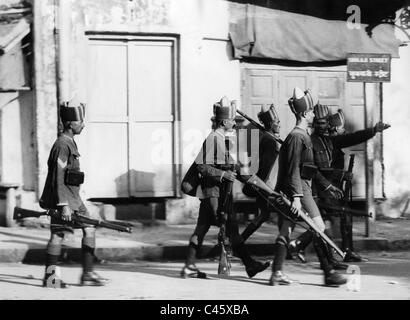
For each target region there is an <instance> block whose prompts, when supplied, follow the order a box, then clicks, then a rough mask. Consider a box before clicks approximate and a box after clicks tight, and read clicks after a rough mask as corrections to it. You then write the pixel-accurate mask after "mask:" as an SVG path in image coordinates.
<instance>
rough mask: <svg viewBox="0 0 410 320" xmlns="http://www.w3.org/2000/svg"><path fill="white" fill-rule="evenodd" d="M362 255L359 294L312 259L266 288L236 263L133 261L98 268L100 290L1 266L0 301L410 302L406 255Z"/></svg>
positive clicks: (33, 268) (68, 270) (71, 278)
mask: <svg viewBox="0 0 410 320" xmlns="http://www.w3.org/2000/svg"><path fill="white" fill-rule="evenodd" d="M366 255H367V257H369V258H370V259H371V261H370V262H368V263H362V264H360V272H361V277H360V284H361V287H360V291H357V290H356V291H354V290H353V287H352V286H346V285H345V286H342V287H340V288H327V287H324V286H322V281H323V279H322V273H321V271H320V270H319V269H318V263H316V262H314V261H315V258H314V257H313V256H310V257H309V258H310V261H312V262H309V263H308V264H306V265H302V264H300V263H297V262H293V261H288V262H287V264H286V270H287V273H288V274H289V276H290V277H291V278H292V279H294V280H297V281H298V283H296V284H294V285H292V286H291V287H284V286H282V287H270V286H268V285H267V279H268V278H269V275H270V271H269V270H266V271H265V272H263V273H261V274H258V275H257V276H256V277H255V278H254V279H248V278H247V277H246V274H245V271H244V268H243V266H242V265H241V264H240V263H239V262H238V261H234V263H233V268H232V271H231V277H230V279H215V280H200V279H181V278H180V277H179V271H180V269H181V266H182V263H180V262H179V263H175V262H172V263H171V262H147V261H138V262H135V263H129V262H128V263H105V264H101V265H98V266H97V270H98V271H99V272H100V273H101V275H103V276H105V277H107V278H109V279H111V283H110V284H109V285H107V286H106V287H103V288H96V287H80V286H78V285H77V283H78V278H79V276H80V272H81V269H80V266H79V265H77V264H74V265H64V266H62V273H63V278H64V280H65V281H66V282H68V283H69V284H71V286H70V288H68V289H65V290H62V289H52V288H42V287H40V284H41V278H42V276H43V266H39V265H24V264H20V263H3V264H0V299H156V300H157V299H158V300H174V299H188V300H189V299H195V300H201V299H234V300H245V299H246V300H249V299H251V300H252V299H256V300H264V299H353V300H356V299H370V300H375V299H376V300H377V299H410V253H409V252H372V253H370V252H368V253H367V254H366ZM198 266H199V267H200V268H201V269H202V270H204V271H205V272H208V273H210V274H212V275H216V270H217V263H216V262H212V261H208V262H206V261H205V262H200V263H198ZM356 283H357V282H356ZM349 288H350V289H349Z"/></svg>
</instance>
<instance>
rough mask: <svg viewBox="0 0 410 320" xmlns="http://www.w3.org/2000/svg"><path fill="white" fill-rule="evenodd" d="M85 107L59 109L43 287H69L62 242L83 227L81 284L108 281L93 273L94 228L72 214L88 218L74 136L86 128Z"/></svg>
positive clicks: (43, 201)
mask: <svg viewBox="0 0 410 320" xmlns="http://www.w3.org/2000/svg"><path fill="white" fill-rule="evenodd" d="M84 116H85V105H84V104H83V103H79V102H78V101H76V100H71V101H69V102H66V103H63V104H62V105H61V107H60V118H61V121H62V123H63V127H64V131H63V132H62V133H61V134H60V135H59V137H58V138H57V140H56V141H55V143H54V145H53V147H52V148H51V151H50V156H49V158H48V162H47V165H48V174H47V179H46V183H45V186H44V190H43V194H42V196H41V198H40V206H41V207H42V208H43V209H47V210H50V211H52V214H51V225H50V231H51V237H50V240H49V242H48V244H47V251H46V270H45V277H44V280H43V286H44V287H54V288H56V287H58V288H66V287H67V285H66V283H65V282H64V281H62V280H61V278H60V276H59V274H58V272H57V270H58V269H57V267H56V265H57V262H58V258H59V256H60V254H61V245H62V241H63V239H64V237H65V235H67V233H74V231H73V229H74V228H81V229H82V231H83V238H82V245H81V250H82V267H83V273H82V275H81V279H80V284H81V285H95V286H102V285H104V284H106V282H107V279H104V278H102V277H101V276H99V275H98V274H97V273H96V272H94V271H93V261H94V250H95V228H94V227H92V226H87V225H75V224H73V223H72V222H71V218H72V215H73V214H75V213H79V214H82V215H85V216H88V215H89V212H88V210H87V208H86V207H85V205H84V203H83V201H82V200H81V197H80V194H79V192H80V185H81V184H82V183H83V181H84V173H83V172H81V171H80V162H79V157H80V154H79V152H78V149H77V145H76V143H75V141H74V136H75V135H78V134H80V133H81V132H82V130H83V129H84Z"/></svg>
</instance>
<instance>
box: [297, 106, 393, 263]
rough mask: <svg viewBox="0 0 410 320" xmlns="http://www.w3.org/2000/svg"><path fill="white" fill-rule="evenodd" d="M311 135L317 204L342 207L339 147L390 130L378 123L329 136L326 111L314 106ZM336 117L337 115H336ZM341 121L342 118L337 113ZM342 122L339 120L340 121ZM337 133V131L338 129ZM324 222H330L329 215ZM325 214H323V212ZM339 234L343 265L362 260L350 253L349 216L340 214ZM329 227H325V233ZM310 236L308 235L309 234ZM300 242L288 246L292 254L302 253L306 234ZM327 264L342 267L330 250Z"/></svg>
mask: <svg viewBox="0 0 410 320" xmlns="http://www.w3.org/2000/svg"><path fill="white" fill-rule="evenodd" d="M315 115H316V116H315V122H314V129H315V131H314V133H313V134H312V143H313V150H314V158H315V164H316V165H317V166H318V169H319V172H318V174H317V176H316V179H315V187H316V192H317V196H318V198H319V201H322V202H324V203H326V204H330V205H335V206H343V204H344V203H343V200H342V198H343V197H344V196H346V195H344V194H343V192H342V187H343V182H344V181H351V179H352V173H351V172H346V171H344V153H343V151H342V149H343V148H347V147H351V146H354V145H357V144H360V143H363V142H365V141H367V140H369V139H371V138H373V137H374V136H375V134H376V133H377V132H382V131H383V130H385V129H387V128H389V127H390V125H388V124H384V123H382V122H379V123H377V124H376V125H375V126H374V128H370V129H366V130H360V131H356V132H354V133H351V134H333V135H329V129H330V128H329V109H328V107H327V106H325V105H320V104H318V105H317V106H315ZM339 115H340V112H339ZM341 116H342V118H343V115H342V114H341ZM342 120H343V119H342ZM339 131H340V128H339ZM328 213H329V215H327V216H328V219H329V220H330V221H332V218H331V215H330V213H331V212H328ZM324 214H325V215H326V211H325V212H324ZM340 217H341V219H340V231H341V235H342V250H343V251H344V252H346V256H345V258H344V261H345V262H360V261H362V258H361V257H360V255H358V254H357V253H355V252H354V251H353V232H352V216H351V215H349V214H346V213H341V215H340ZM329 230H330V226H329V227H328V228H327V232H329ZM310 237H311V235H310ZM299 240H300V241H296V243H295V244H294V243H292V247H293V249H294V250H295V251H298V250H303V249H304V248H305V247H306V246H307V244H308V243H309V241H310V240H309V233H305V234H302V235H301V238H300V239H299ZM328 255H329V258H330V259H331V261H332V262H333V263H334V264H335V265H336V266H338V267H343V265H342V264H340V263H338V262H337V261H336V260H335V259H334V258H333V256H332V250H329V252H328Z"/></svg>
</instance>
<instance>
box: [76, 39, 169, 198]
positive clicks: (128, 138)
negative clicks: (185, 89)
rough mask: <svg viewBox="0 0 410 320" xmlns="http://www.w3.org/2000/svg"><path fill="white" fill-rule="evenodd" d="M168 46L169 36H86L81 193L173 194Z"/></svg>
mask: <svg viewBox="0 0 410 320" xmlns="http://www.w3.org/2000/svg"><path fill="white" fill-rule="evenodd" d="M174 50H175V44H174V41H173V40H171V39H169V40H168V39H152V40H151V39H149V40H144V39H139V38H138V39H133V38H130V39H112V38H108V39H90V43H89V62H90V66H89V70H88V105H87V116H86V117H87V119H86V125H87V127H86V129H85V130H84V138H83V140H84V143H83V144H84V146H85V148H86V150H85V151H84V157H83V158H84V159H83V160H84V161H83V163H84V165H85V168H86V175H87V179H86V183H85V185H84V188H86V193H87V196H89V197H94V198H101V197H103V198H105V197H130V196H133V197H165V196H175V195H176V188H175V186H176V169H175V165H174V163H176V161H175V159H174V157H175V148H176V141H175V131H176V128H175V123H174V112H175V101H176V97H175V88H176V84H175V68H176V65H175V53H174ZM80 151H81V150H80Z"/></svg>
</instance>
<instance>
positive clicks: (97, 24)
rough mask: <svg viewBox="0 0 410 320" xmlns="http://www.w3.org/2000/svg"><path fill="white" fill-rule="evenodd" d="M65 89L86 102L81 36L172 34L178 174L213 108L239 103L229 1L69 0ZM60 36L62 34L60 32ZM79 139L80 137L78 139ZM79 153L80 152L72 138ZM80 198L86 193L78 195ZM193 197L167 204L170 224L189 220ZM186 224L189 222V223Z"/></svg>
mask: <svg viewBox="0 0 410 320" xmlns="http://www.w3.org/2000/svg"><path fill="white" fill-rule="evenodd" d="M70 3H71V5H70V10H71V12H70V16H71V19H70V26H69V32H67V33H66V34H67V35H68V36H69V38H70V40H69V46H68V47H67V50H68V52H66V53H65V55H66V56H67V57H68V58H67V59H68V60H69V63H68V64H64V65H65V66H66V67H67V68H68V79H69V81H68V84H67V87H68V89H67V91H68V95H69V96H73V95H76V96H77V97H78V98H79V99H80V100H83V101H87V90H86V88H87V85H86V79H87V75H86V73H87V65H88V64H89V62H88V61H87V37H86V36H85V32H87V31H88V32H119V33H130V34H138V33H158V34H161V33H162V34H164V33H167V34H175V35H177V36H179V39H180V42H179V45H180V51H179V54H180V62H179V63H180V65H179V66H180V70H179V71H180V74H179V75H180V83H179V85H180V97H179V99H180V114H181V117H180V120H181V122H180V129H181V130H180V141H181V150H180V154H181V161H180V162H182V174H185V171H186V170H187V168H188V166H189V165H190V164H191V162H192V159H193V157H195V156H196V154H197V152H198V150H199V148H200V146H201V144H202V142H203V139H204V138H205V137H206V135H207V133H208V132H209V131H210V126H211V121H210V118H211V116H212V106H213V104H214V103H215V102H216V101H218V100H220V99H221V98H222V96H224V95H227V96H228V97H229V98H230V99H232V100H233V99H236V100H240V74H239V62H238V61H236V60H232V58H231V51H232V50H231V48H230V45H229V42H228V25H229V3H228V2H225V1H222V0H194V1H193V0H158V1H145V0H136V1H118V0H111V1H103V2H101V1H95V0H83V1H73V0H71V1H70ZM62 32H64V33H65V31H62ZM83 140H85V139H84V137H83ZM77 141H78V143H79V148H80V149H86V145H85V144H84V141H82V137H81V136H80V137H78V138H77ZM84 196H86V195H84ZM198 204H199V201H198V200H197V199H196V198H190V197H188V198H186V199H184V200H182V201H181V200H169V201H167V207H166V208H167V209H166V210H167V211H166V212H167V220H168V221H169V222H171V223H177V222H181V221H187V220H186V218H188V220H189V218H195V216H196V214H197V208H198ZM191 222H192V220H191Z"/></svg>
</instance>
